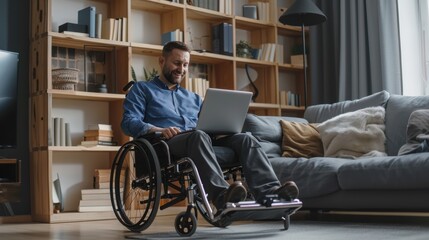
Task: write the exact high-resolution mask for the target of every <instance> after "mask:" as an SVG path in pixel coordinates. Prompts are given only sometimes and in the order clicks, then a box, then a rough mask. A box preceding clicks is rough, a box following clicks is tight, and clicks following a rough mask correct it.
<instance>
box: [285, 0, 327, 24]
mask: <svg viewBox="0 0 429 240" xmlns="http://www.w3.org/2000/svg"><path fill="white" fill-rule="evenodd" d="M279 21H280V22H281V23H283V24H287V25H292V26H302V25H303V24H304V26H311V25H316V24H319V23H322V22H324V21H326V16H325V14H323V12H322V11H321V10H320V9H319V8H318V7H317V6H316V4H315V3H314V2H313V1H311V0H295V2H294V3H293V4H292V6H291V7H290V8H288V9H287V11H286V12H284V13H283V14H282V15H281V16H280V18H279Z"/></svg>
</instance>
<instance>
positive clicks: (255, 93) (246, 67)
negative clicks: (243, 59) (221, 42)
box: [244, 64, 259, 102]
mask: <svg viewBox="0 0 429 240" xmlns="http://www.w3.org/2000/svg"><path fill="white" fill-rule="evenodd" d="M244 67H245V69H246V75H247V79H248V80H249V82H250V85H252V87H253V96H252V101H253V102H255V101H256V98H257V97H258V95H259V90H258V88H257V87H256V85H255V83H254V81H256V79H257V78H258V75H257V74H256V78H255V80H252V78H251V77H250V73H249V68H250V67H249V64H245V65H244Z"/></svg>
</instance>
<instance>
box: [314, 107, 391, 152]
mask: <svg viewBox="0 0 429 240" xmlns="http://www.w3.org/2000/svg"><path fill="white" fill-rule="evenodd" d="M384 115H385V109H384V107H369V108H364V109H360V110H357V111H354V112H348V113H344V114H341V115H338V116H336V117H334V118H331V119H329V120H327V121H325V122H323V123H321V124H319V125H318V126H317V130H319V133H320V137H321V139H322V142H323V147H324V153H325V157H343V158H357V157H365V156H386V153H385V144H384V142H385V140H386V137H385V135H384V128H385V125H384Z"/></svg>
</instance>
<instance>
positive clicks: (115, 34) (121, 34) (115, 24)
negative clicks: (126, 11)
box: [101, 17, 128, 42]
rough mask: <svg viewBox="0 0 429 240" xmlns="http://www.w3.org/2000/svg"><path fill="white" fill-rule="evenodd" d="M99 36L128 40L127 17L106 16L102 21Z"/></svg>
mask: <svg viewBox="0 0 429 240" xmlns="http://www.w3.org/2000/svg"><path fill="white" fill-rule="evenodd" d="M101 28H102V29H103V30H102V33H101V37H102V38H104V39H108V40H114V41H123V42H126V41H127V40H128V37H127V36H128V32H127V18H126V17H122V18H107V19H106V20H104V22H103V23H102V27H101Z"/></svg>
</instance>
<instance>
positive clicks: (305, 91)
mask: <svg viewBox="0 0 429 240" xmlns="http://www.w3.org/2000/svg"><path fill="white" fill-rule="evenodd" d="M301 33H302V47H303V48H304V49H303V51H302V52H303V54H304V56H302V63H303V68H304V108H307V89H308V88H307V53H306V51H305V31H304V22H302V24H301Z"/></svg>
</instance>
